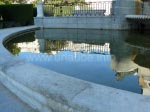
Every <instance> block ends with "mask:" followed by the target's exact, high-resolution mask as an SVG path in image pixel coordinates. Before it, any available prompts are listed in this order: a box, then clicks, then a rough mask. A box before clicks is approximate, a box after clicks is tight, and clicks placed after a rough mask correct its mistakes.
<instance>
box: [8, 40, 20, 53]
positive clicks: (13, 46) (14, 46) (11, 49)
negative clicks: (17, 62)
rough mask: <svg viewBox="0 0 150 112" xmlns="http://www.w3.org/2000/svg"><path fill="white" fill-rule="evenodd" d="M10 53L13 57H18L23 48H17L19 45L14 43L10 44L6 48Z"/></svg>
mask: <svg viewBox="0 0 150 112" xmlns="http://www.w3.org/2000/svg"><path fill="white" fill-rule="evenodd" d="M5 47H6V48H7V49H8V51H9V52H11V53H12V54H13V55H18V54H19V53H20V51H21V48H19V47H18V46H17V43H12V42H9V43H7V45H6V46H5Z"/></svg>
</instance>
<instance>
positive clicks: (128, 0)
mask: <svg viewBox="0 0 150 112" xmlns="http://www.w3.org/2000/svg"><path fill="white" fill-rule="evenodd" d="M141 5H142V3H141V0H117V1H116V4H115V8H114V16H115V18H116V19H115V22H114V25H116V27H117V28H118V29H129V27H130V26H129V23H128V22H127V20H126V18H125V16H126V15H137V14H141V13H142V8H141Z"/></svg>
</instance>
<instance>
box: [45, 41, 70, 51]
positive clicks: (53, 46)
mask: <svg viewBox="0 0 150 112" xmlns="http://www.w3.org/2000/svg"><path fill="white" fill-rule="evenodd" d="M67 45H68V42H67V41H65V40H46V44H45V52H46V53H51V52H52V51H60V50H63V49H64V47H65V46H67Z"/></svg>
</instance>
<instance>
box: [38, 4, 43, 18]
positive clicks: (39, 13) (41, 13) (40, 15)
mask: <svg viewBox="0 0 150 112" xmlns="http://www.w3.org/2000/svg"><path fill="white" fill-rule="evenodd" d="M37 17H44V13H43V2H38V3H37Z"/></svg>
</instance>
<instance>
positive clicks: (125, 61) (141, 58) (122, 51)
mask: <svg viewBox="0 0 150 112" xmlns="http://www.w3.org/2000/svg"><path fill="white" fill-rule="evenodd" d="M132 39H133V38H132ZM134 39H136V38H134ZM130 40H131V38H130ZM146 40H147V39H146ZM136 41H137V40H136ZM132 42H133V40H132ZM134 42H135V41H134ZM142 42H143V43H144V44H142V43H140V42H136V44H133V43H132V44H131V43H125V42H117V44H113V45H112V46H111V49H112V50H111V54H112V56H111V68H112V69H113V70H114V71H116V75H115V76H116V79H117V80H123V79H124V78H125V77H126V76H128V75H136V76H138V77H139V80H138V83H139V85H140V86H141V87H142V91H141V93H142V94H143V95H150V58H149V57H150V49H149V48H146V46H147V47H148V46H149V45H147V44H146V45H145V43H146V42H148V41H143V40H142ZM137 44H138V45H137Z"/></svg>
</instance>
